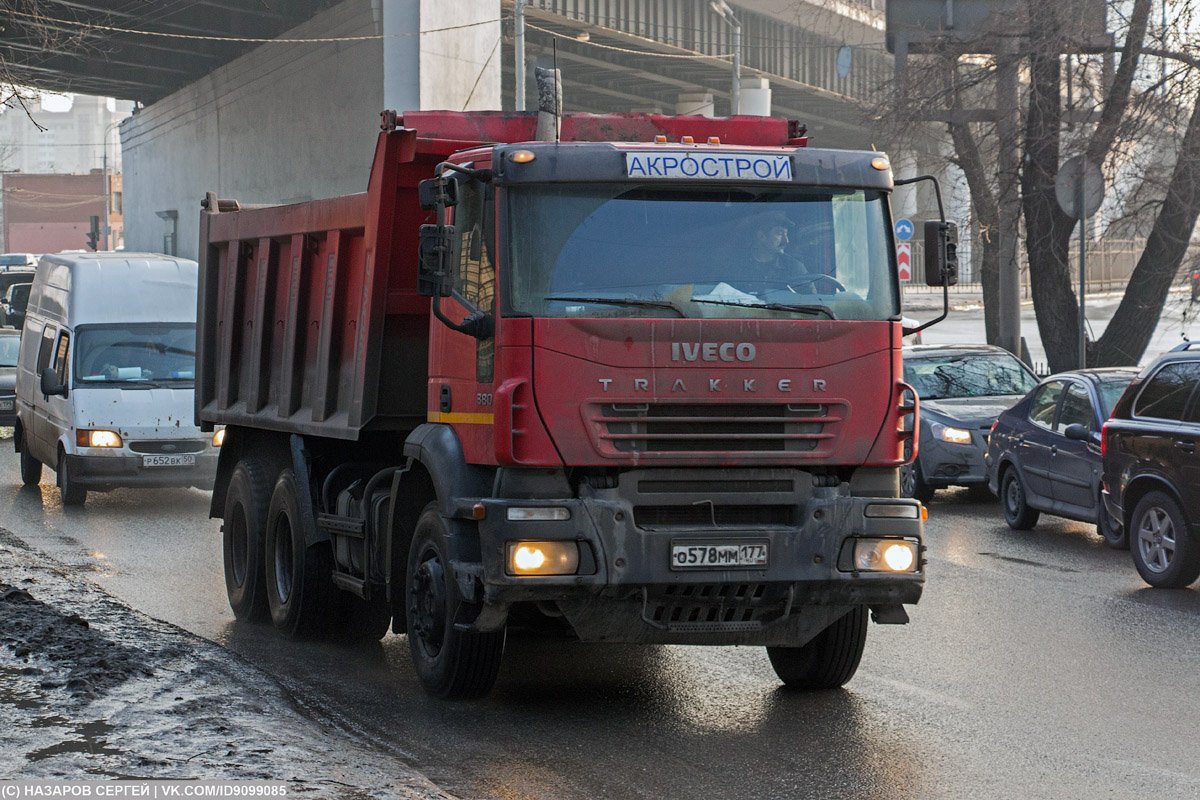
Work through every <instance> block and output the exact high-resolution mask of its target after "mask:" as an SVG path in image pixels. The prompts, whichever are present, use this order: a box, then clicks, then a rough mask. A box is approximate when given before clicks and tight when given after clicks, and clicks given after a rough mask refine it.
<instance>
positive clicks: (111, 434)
mask: <svg viewBox="0 0 1200 800" xmlns="http://www.w3.org/2000/svg"><path fill="white" fill-rule="evenodd" d="M75 444H77V445H79V446H80V447H120V446H121V435H120V434H119V433H117V432H116V431H105V430H95V431H93V430H76V431H75Z"/></svg>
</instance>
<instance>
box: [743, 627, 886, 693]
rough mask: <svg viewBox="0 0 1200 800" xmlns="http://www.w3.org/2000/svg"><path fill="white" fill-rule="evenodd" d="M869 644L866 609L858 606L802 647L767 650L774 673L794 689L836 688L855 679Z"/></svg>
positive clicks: (771, 648)
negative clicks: (864, 651)
mask: <svg viewBox="0 0 1200 800" xmlns="http://www.w3.org/2000/svg"><path fill="white" fill-rule="evenodd" d="M866 641H867V607H866V606H855V607H854V608H853V609H852V610H851V611H850V612H849V613H848V614H846V615H845V616H843V617H842V618H840V619H838V620H837V621H836V622H834V623H833V624H832V625H830V626H829V627H828V628H826V629H825V630H823V631H821V632H820V633H819V634H817V636H816V638H815V639H813V640H812V641H811V642H809V643H808V644H806V645H804V646H803V647H768V648H767V657H768V658H770V659H771V666H772V667H774V668H775V674H776V675H778V676H779V679H780V680H781V681H783V682H784V683H785V684H786V685H787V686H788V687H790V688H793V689H809V690H813V689H836V688H838V687H839V686H843V685H845V684H846V682H847V681H849V680H850V679H851V678H853V677H854V673H855V672H856V671H858V662H859V661H860V660H862V654H863V646H864V645H865V644H866Z"/></svg>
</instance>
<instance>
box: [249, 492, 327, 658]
mask: <svg viewBox="0 0 1200 800" xmlns="http://www.w3.org/2000/svg"><path fill="white" fill-rule="evenodd" d="M301 491H302V490H301V488H300V487H299V486H298V485H297V483H296V475H295V473H293V472H292V470H291V468H288V469H285V470H283V472H281V473H279V478H278V479H277V480H276V481H275V489H274V491H272V492H271V504H270V506H269V507H268V509H267V532H266V540H265V547H264V554H265V561H266V564H265V570H264V572H265V575H266V584H267V607H268V608H269V609H270V610H271V622H272V623H274V625H275V628H276V629H277V630H278V631H279V632H280V633H282V634H283V635H284V636H287V637H288V638H289V639H295V638H301V637H306V636H314V635H321V634H325V633H327V632H328V631H329V629H330V628H331V627H332V626H333V622H334V621H335V613H336V610H337V603H336V600H337V597H336V595H335V594H334V592H335V591H336V590H335V589H334V587H333V581H332V578H331V577H330V576H331V573H332V571H333V555H332V553H330V552H329V543H328V542H318V543H317V544H314V545H312V546H311V547H309V546H307V545H306V544H305V541H304V522H303V517H301V515H300V492H301Z"/></svg>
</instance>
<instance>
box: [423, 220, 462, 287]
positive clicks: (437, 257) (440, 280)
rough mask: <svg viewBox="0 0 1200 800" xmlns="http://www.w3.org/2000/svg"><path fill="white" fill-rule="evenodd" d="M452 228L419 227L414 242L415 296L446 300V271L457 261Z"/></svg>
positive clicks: (437, 226)
mask: <svg viewBox="0 0 1200 800" xmlns="http://www.w3.org/2000/svg"><path fill="white" fill-rule="evenodd" d="M457 251H458V236H457V232H456V231H455V229H454V226H453V225H422V226H421V229H420V233H419V235H418V239H417V294H419V295H421V296H422V297H449V296H450V288H451V279H450V274H451V273H450V268H451V266H452V265H454V264H455V263H457V261H458V258H457V256H458V252H457Z"/></svg>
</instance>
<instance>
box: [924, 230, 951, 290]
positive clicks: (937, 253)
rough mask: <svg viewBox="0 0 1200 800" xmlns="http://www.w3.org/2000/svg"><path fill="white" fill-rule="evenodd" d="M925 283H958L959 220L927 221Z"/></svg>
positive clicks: (936, 284)
mask: <svg viewBox="0 0 1200 800" xmlns="http://www.w3.org/2000/svg"><path fill="white" fill-rule="evenodd" d="M925 283H926V285H928V286H954V285H955V284H957V283H958V223H957V222H941V221H938V220H927V221H926V222H925Z"/></svg>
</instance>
